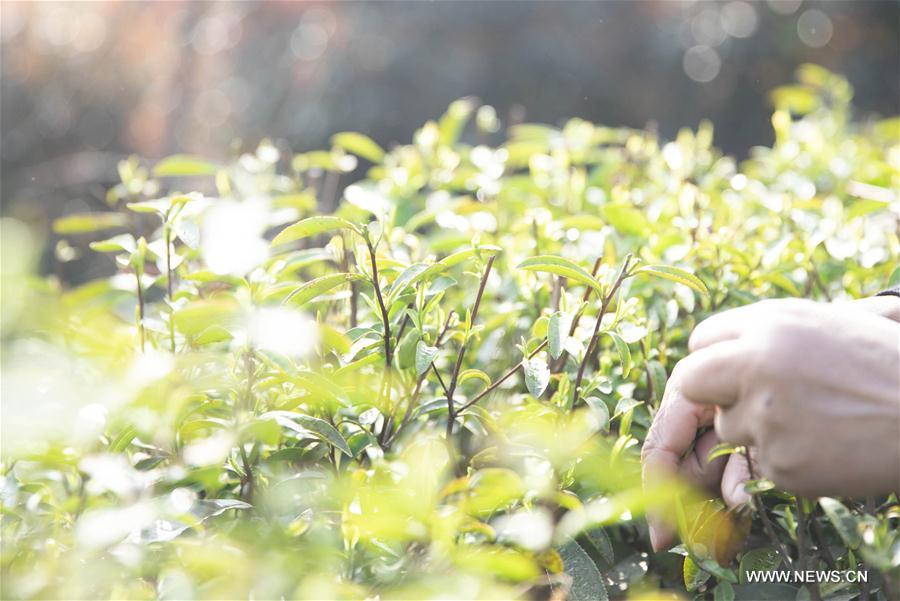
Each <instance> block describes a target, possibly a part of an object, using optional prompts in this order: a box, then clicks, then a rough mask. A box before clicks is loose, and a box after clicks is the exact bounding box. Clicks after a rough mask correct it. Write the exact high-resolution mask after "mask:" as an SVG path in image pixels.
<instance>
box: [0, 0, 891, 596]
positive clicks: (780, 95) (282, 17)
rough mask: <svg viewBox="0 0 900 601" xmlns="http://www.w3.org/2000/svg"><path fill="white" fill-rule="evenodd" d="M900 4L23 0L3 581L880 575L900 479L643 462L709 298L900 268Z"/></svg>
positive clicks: (744, 590)
mask: <svg viewBox="0 0 900 601" xmlns="http://www.w3.org/2000/svg"><path fill="white" fill-rule="evenodd" d="M898 6H900V5H898V4H896V3H891V2H854V3H843V2H823V3H814V2H809V1H796V0H779V1H777V2H776V1H773V2H754V3H750V2H741V1H731V2H721V3H719V2H717V3H712V2H658V3H657V2H604V3H593V4H587V3H582V4H575V3H524V2H523V3H499V2H498V3H486V2H485V3H449V2H442V3H433V4H419V3H408V4H402V5H399V4H387V3H374V2H373V3H289V2H272V3H228V2H193V3H186V2H166V3H35V4H26V3H13V2H5V3H3V4H2V5H0V10H2V19H0V34H2V42H3V46H2V50H3V54H2V70H3V78H2V105H0V117H2V123H0V125H2V138H3V139H2V142H3V143H2V148H0V158H2V183H0V185H2V190H0V192H2V199H3V206H2V208H3V216H4V219H3V220H2V244H3V247H2V256H3V261H2V272H0V276H2V282H0V287H2V294H3V296H2V301H3V303H2V323H0V325H2V345H3V346H2V361H3V364H2V370H3V377H2V398H3V421H2V444H3V454H2V462H0V470H2V475H3V478H2V488H0V501H2V504H0V509H2V545H3V546H2V550H3V553H2V570H3V572H2V576H3V578H2V587H3V588H2V596H3V597H4V598H8V597H14V598H31V597H58V598H91V599H93V598H129V599H132V598H192V597H203V598H233V597H242V598H247V597H253V598H290V597H296V598H316V599H332V598H365V597H375V596H379V595H380V596H381V597H382V598H418V599H421V598H431V597H441V596H451V597H454V598H486V597H493V598H513V597H525V598H534V599H543V598H561V597H562V596H565V595H567V596H568V597H569V598H571V599H578V600H580V599H598V598H600V599H602V598H605V597H607V596H609V597H611V598H622V597H624V596H631V597H635V598H640V597H641V596H642V595H643V596H645V597H648V598H659V597H660V596H661V595H663V594H664V593H662V592H660V589H664V590H666V591H677V592H678V593H679V594H681V595H682V596H698V597H701V598H703V597H706V598H708V597H711V596H713V595H715V598H717V599H724V600H730V599H758V598H760V596H761V595H762V594H767V595H776V598H784V595H789V596H790V598H794V597H797V598H801V599H805V598H815V595H817V594H821V595H823V596H825V597H827V596H829V595H838V596H840V595H844V597H845V598H846V597H847V595H850V596H853V595H857V594H862V595H865V596H868V597H869V598H870V599H886V598H890V595H891V592H892V591H896V590H897V589H898V584H900V583H898V574H900V572H898V569H900V564H898V562H900V559H898V558H900V554H898V553H897V552H896V550H897V548H898V546H900V535H898V530H897V521H898V519H900V518H898V516H900V509H898V506H897V499H896V497H895V496H892V497H889V498H885V499H879V500H877V503H872V504H871V505H870V506H864V505H863V504H862V503H858V502H855V501H852V500H850V501H846V502H844V503H842V502H840V501H838V500H834V499H823V500H819V501H818V502H817V503H816V502H812V501H806V500H801V499H795V498H793V497H792V496H791V495H788V494H785V493H783V492H781V491H775V490H771V489H770V488H769V486H768V485H767V484H766V483H765V482H764V481H760V482H756V483H754V485H753V486H754V489H753V490H754V491H755V493H756V494H757V497H756V498H757V502H758V504H757V506H756V512H755V513H754V514H753V515H754V516H756V517H759V516H763V515H765V516H768V517H770V519H771V524H770V526H771V527H772V529H773V531H774V533H775V535H776V538H775V539H774V540H773V538H772V537H771V536H769V535H768V534H767V532H766V529H765V528H763V526H762V524H761V522H760V521H759V520H753V521H752V523H751V521H750V520H749V516H748V514H746V513H740V514H737V513H727V512H724V511H722V508H721V507H720V506H719V505H718V504H716V503H715V502H708V503H703V502H699V501H698V503H696V504H695V503H693V502H692V501H697V497H694V496H691V494H690V493H689V492H688V491H685V490H684V489H683V488H682V487H681V486H680V485H679V484H677V483H668V484H666V485H665V486H662V487H661V488H659V489H658V490H652V491H650V492H649V493H647V494H645V493H642V492H641V490H640V483H639V478H638V463H637V456H638V452H639V448H640V444H641V441H642V440H643V437H644V436H645V434H646V430H647V427H648V425H649V423H650V420H651V419H652V416H653V415H654V413H655V411H656V409H657V407H658V404H659V401H660V395H661V392H662V390H663V388H664V385H665V379H666V374H667V373H668V372H669V371H670V370H671V367H672V365H674V363H675V362H676V361H677V360H678V359H679V358H680V357H682V356H683V355H684V353H685V352H686V349H685V341H686V336H687V334H688V332H689V331H690V329H691V327H692V326H693V324H694V323H696V321H697V320H699V319H702V318H703V317H704V316H705V315H707V314H708V313H710V312H711V311H715V310H719V309H722V308H726V307H730V306H736V305H741V304H746V303H748V302H753V301H755V300H758V299H760V298H768V297H773V296H806V297H812V298H819V299H846V298H852V297H858V296H865V295H869V294H872V293H874V292H875V291H877V290H879V289H880V288H883V287H885V286H887V285H888V284H891V283H897V282H898V278H900V273H898V272H897V271H896V269H895V266H896V263H897V257H898V254H900V240H898V235H900V234H898V226H897V224H898V209H897V207H896V203H897V193H896V191H897V189H898V184H900V182H898V177H900V176H898V173H900V170H898V168H900V147H898V137H900V134H898V121H897V119H896V118H893V119H891V118H888V119H882V118H881V117H884V116H887V117H890V116H892V115H894V114H895V113H896V111H897V104H898V81H897V77H896V73H897V72H898V61H900V53H898V46H897V44H898V36H897V28H898V19H897V15H898ZM808 60H814V61H816V62H819V63H822V64H825V65H827V66H830V67H833V68H836V69H838V70H840V71H841V72H843V73H845V74H846V75H847V79H845V78H844V77H842V76H840V75H835V74H833V73H831V72H829V71H827V70H824V69H822V68H820V67H816V66H812V65H807V66H804V67H802V68H801V69H800V71H799V72H798V73H797V77H796V79H795V76H794V71H795V67H797V66H798V65H800V64H801V63H804V62H806V61H808ZM848 79H849V81H848ZM854 86H855V88H856V92H855V96H854ZM467 94H471V95H475V96H478V97H480V99H481V100H480V101H477V100H475V99H473V98H470V97H466V98H463V99H462V100H456V101H454V102H452V103H451V101H453V100H454V99H456V98H459V97H461V96H465V95H467ZM448 104H450V108H449V109H447V105H448ZM773 109H774V113H773ZM439 115H443V116H442V117H440V118H437V117H438V116H439ZM573 115H574V116H576V118H570V117H572V116H573ZM705 117H709V118H710V119H711V121H707V120H701V119H702V118H705ZM584 118H586V119H584ZM432 119H433V120H432ZM595 122H596V124H595ZM423 123H424V124H425V125H422V124H423ZM629 126H630V127H629ZM682 126H688V127H687V128H682ZM349 130H356V131H361V132H364V133H365V134H370V136H363V135H360V134H353V133H347V132H348V131H349ZM714 130H715V132H716V133H715V140H716V141H715V143H714V140H713V131H714ZM337 132H343V133H341V134H339V135H334V134H335V133H337ZM316 149H324V150H316ZM173 153H177V154H174V155H173ZM139 156H140V157H141V158H138V157H139ZM332 214H334V215H335V216H336V219H340V220H344V221H335V220H334V219H335V218H326V219H325V220H322V219H321V218H322V216H323V215H332ZM308 218H312V219H313V221H312V222H310V221H301V222H300V223H301V224H302V225H298V226H294V227H287V229H285V227H286V226H289V225H290V224H292V223H294V222H296V221H297V220H298V219H308ZM329 219H331V220H330V221H329ZM51 224H52V227H51ZM279 233H280V234H279ZM276 234H279V236H280V237H279V238H278V239H276V244H274V245H270V240H271V239H272V237H273V236H275V235H276ZM109 236H112V238H110V237H109ZM95 251H96V252H95ZM536 255H551V256H552V257H553V258H551V259H547V258H544V259H535V256H536ZM434 261H442V263H440V264H439V265H441V268H435V267H434V264H435V263H434ZM529 261H530V262H529ZM637 261H641V263H636V262H637ZM626 264H627V265H628V266H629V268H630V270H628V271H625V270H624V268H623V266H624V265H626ZM647 264H658V265H664V267H657V268H655V269H651V270H645V271H641V272H638V271H636V269H639V267H640V266H641V265H643V266H646V265H647ZM665 265H667V266H668V267H666V266H665ZM671 265H676V266H677V267H678V268H679V269H681V271H679V270H676V269H673V268H672V267H671ZM376 266H377V268H378V272H379V275H377V276H376V275H375V274H374V268H375V267H376ZM428 266H431V267H428ZM592 269H593V271H594V275H591V271H592ZM620 274H622V275H623V276H627V277H624V279H622V281H621V284H622V285H621V288H618V287H617V286H616V282H619V275H620ZM692 274H693V275H692ZM420 276H421V277H420ZM695 277H696V278H700V279H699V280H696V279H694V278H695ZM654 278H655V279H654ZM404 282H405V283H404ZM376 283H377V284H378V286H380V287H381V288H382V290H383V292H384V293H385V296H386V299H385V304H386V306H384V307H383V306H382V305H381V303H380V302H379V300H378V292H376ZM479 290H483V292H484V296H483V303H482V304H481V306H480V312H478V315H477V316H475V317H474V318H470V317H468V316H470V315H471V314H472V313H473V312H474V303H475V299H476V298H479V292H478V291H479ZM591 290H594V291H595V292H593V293H592V294H594V296H593V297H590V296H586V295H585V293H586V292H590V291H591ZM582 299H589V300H590V302H588V303H584V301H583V300H582ZM603 299H607V300H608V301H609V304H608V305H607V303H605V302H603ZM604 307H605V309H604ZM385 313H387V315H386V316H385ZM578 315H582V317H583V319H581V321H580V324H579V323H576V322H578V318H577V316H578ZM604 316H605V317H604ZM569 320H572V321H569ZM570 324H575V325H570ZM594 324H597V327H598V328H599V329H598V330H597V332H596V333H592V331H591V328H592V327H593V326H594ZM566 326H570V327H569V328H567V327H566ZM389 328H390V332H391V333H390V334H388V329H389ZM567 330H568V332H567ZM567 334H569V335H567ZM592 345H593V347H592ZM460 348H466V349H467V350H466V352H464V353H461V352H460V350H459V349H460ZM458 358H459V359H458ZM582 366H584V374H583V375H584V380H583V381H582V384H583V387H582V388H581V389H580V390H576V389H578V385H577V383H578V382H579V381H581V380H580V378H581V376H580V375H578V374H579V372H580V371H581V368H582ZM429 370H430V371H429ZM454 374H455V376H454ZM456 376H458V381H457V384H458V388H457V389H454V393H455V395H456V399H457V401H458V404H457V405H456V409H455V410H453V411H451V409H450V407H449V406H448V402H447V398H446V397H447V396H450V395H448V394H447V390H446V387H447V386H448V382H450V384H449V385H450V386H451V387H452V386H453V384H452V381H453V379H456ZM451 413H452V414H453V415H451ZM448 442H449V444H448ZM735 451H736V449H728V448H725V449H720V450H719V452H723V453H730V452H735ZM676 493H685V495H686V496H684V497H683V499H684V504H683V505H684V506H686V508H685V507H684V506H682V509H684V511H685V515H684V516H683V519H682V520H681V522H680V523H679V526H680V527H681V528H680V530H681V534H682V537H683V541H684V544H683V545H680V546H679V547H676V548H675V549H673V552H667V553H658V554H654V553H652V552H651V551H650V549H649V545H648V542H647V536H646V526H645V524H644V522H643V521H642V517H641V516H642V514H643V513H644V512H645V511H646V510H647V509H648V507H652V506H656V509H657V510H666V509H667V510H670V511H674V510H675V509H677V508H678V506H677V504H675V503H674V499H675V495H676ZM801 516H802V517H801ZM804 519H805V520H806V521H803V520H804ZM711 532H722V533H725V534H727V535H728V536H726V537H725V539H726V540H724V541H719V539H717V538H716V537H713V539H712V540H711V539H710V533H711ZM811 537H812V538H814V540H815V544H814V545H813V544H812V543H810V542H809V541H810V538H811ZM804 541H806V542H804ZM720 543H721V544H720ZM813 547H815V552H814V551H813ZM800 560H803V561H810V562H816V563H815V565H816V566H817V567H824V566H829V567H830V566H832V565H835V566H838V567H840V568H841V569H855V568H856V567H859V566H864V567H865V568H866V569H869V570H871V571H872V572H873V573H877V576H876V577H875V578H873V582H872V584H871V585H870V586H867V587H863V586H855V585H854V586H848V585H847V584H846V583H842V584H840V585H838V586H834V587H823V588H822V590H815V589H806V588H804V589H799V590H798V589H796V588H790V587H789V588H790V590H786V589H785V588H784V586H781V585H776V586H775V587H774V588H773V587H769V588H768V589H766V590H762V589H760V588H758V587H754V586H753V585H751V584H750V583H748V582H747V581H746V575H745V569H752V568H759V569H765V568H772V567H774V566H777V565H779V564H780V563H782V562H783V563H784V564H785V565H788V563H789V562H791V561H800ZM891 586H893V587H894V588H893V589H891V588H889V587H891ZM779 587H780V588H779ZM778 595H781V597H778Z"/></svg>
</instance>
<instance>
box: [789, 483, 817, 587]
mask: <svg viewBox="0 0 900 601" xmlns="http://www.w3.org/2000/svg"><path fill="white" fill-rule="evenodd" d="M794 506H795V507H796V508H797V563H799V564H800V569H801V570H808V569H810V566H809V559H810V558H809V555H807V553H806V529H807V520H806V511H805V510H804V509H803V499H801V498H799V497H796V498H795V499H794ZM809 588H810V596H811V597H812V600H813V601H822V595H821V593H820V592H819V585H818V584H817V583H815V582H812V583H810V587H809Z"/></svg>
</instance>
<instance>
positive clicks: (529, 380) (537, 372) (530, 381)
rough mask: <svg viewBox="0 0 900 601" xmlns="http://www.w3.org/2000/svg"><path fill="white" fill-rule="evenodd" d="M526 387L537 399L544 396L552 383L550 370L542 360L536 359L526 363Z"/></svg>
mask: <svg viewBox="0 0 900 601" xmlns="http://www.w3.org/2000/svg"><path fill="white" fill-rule="evenodd" d="M524 367H525V386H526V387H527V388H528V392H530V393H531V395H532V396H534V397H535V398H538V397H540V396H541V395H542V394H544V391H545V390H546V389H547V385H548V384H549V383H550V369H549V368H548V367H547V364H546V363H545V362H544V361H542V360H541V359H540V358H538V357H535V358H533V359H529V360H528V361H526V362H525V366H524Z"/></svg>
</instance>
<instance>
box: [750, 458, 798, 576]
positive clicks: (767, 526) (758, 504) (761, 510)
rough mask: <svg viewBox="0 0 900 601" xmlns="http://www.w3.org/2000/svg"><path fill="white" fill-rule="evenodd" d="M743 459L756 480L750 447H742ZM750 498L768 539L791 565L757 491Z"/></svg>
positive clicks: (751, 476)
mask: <svg viewBox="0 0 900 601" xmlns="http://www.w3.org/2000/svg"><path fill="white" fill-rule="evenodd" d="M744 459H745V460H746V462H747V472H748V473H749V474H750V479H751V480H756V470H754V469H753V462H752V461H751V460H750V449H749V448H746V447H745V448H744ZM750 499H751V501H752V503H753V508H754V509H756V513H758V514H759V517H760V519H761V520H762V523H763V529H764V530H765V531H766V535H767V536H768V537H769V540H771V541H772V543H774V545H775V546H776V547H778V550H779V552H780V553H781V556H782V557H783V558H784V562H785V563H786V564H787V565H788V566H791V565H793V564H794V560H793V559H792V558H791V554H790V553H788V550H787V547H785V546H784V543H783V542H781V539H780V538H778V535H777V534H776V533H775V527H774V526H772V521H771V520H770V519H769V514H767V513H766V506H765V505H763V503H762V501H760V500H759V495H758V494H757V493H753V494H751V495H750Z"/></svg>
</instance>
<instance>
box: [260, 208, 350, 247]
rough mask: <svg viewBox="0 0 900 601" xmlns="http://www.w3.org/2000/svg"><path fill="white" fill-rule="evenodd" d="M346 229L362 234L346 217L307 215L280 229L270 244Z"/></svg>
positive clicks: (285, 242) (284, 242) (275, 244)
mask: <svg viewBox="0 0 900 601" xmlns="http://www.w3.org/2000/svg"><path fill="white" fill-rule="evenodd" d="M341 229H346V230H350V231H351V232H355V233H356V234H358V235H360V236H361V235H362V230H360V229H359V228H358V227H357V226H355V225H353V224H352V223H350V222H349V221H347V220H346V219H342V218H340V217H334V216H332V215H320V216H317V217H307V218H306V219H303V220H301V221H298V222H297V223H295V224H293V225H289V226H287V227H286V228H284V229H283V230H281V231H280V232H279V233H278V235H277V236H275V238H274V239H273V240H272V246H277V245H279V244H287V243H288V242H294V241H295V240H300V239H301V238H308V237H309V236H315V235H317V234H322V233H324V232H333V231H336V230H341Z"/></svg>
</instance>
